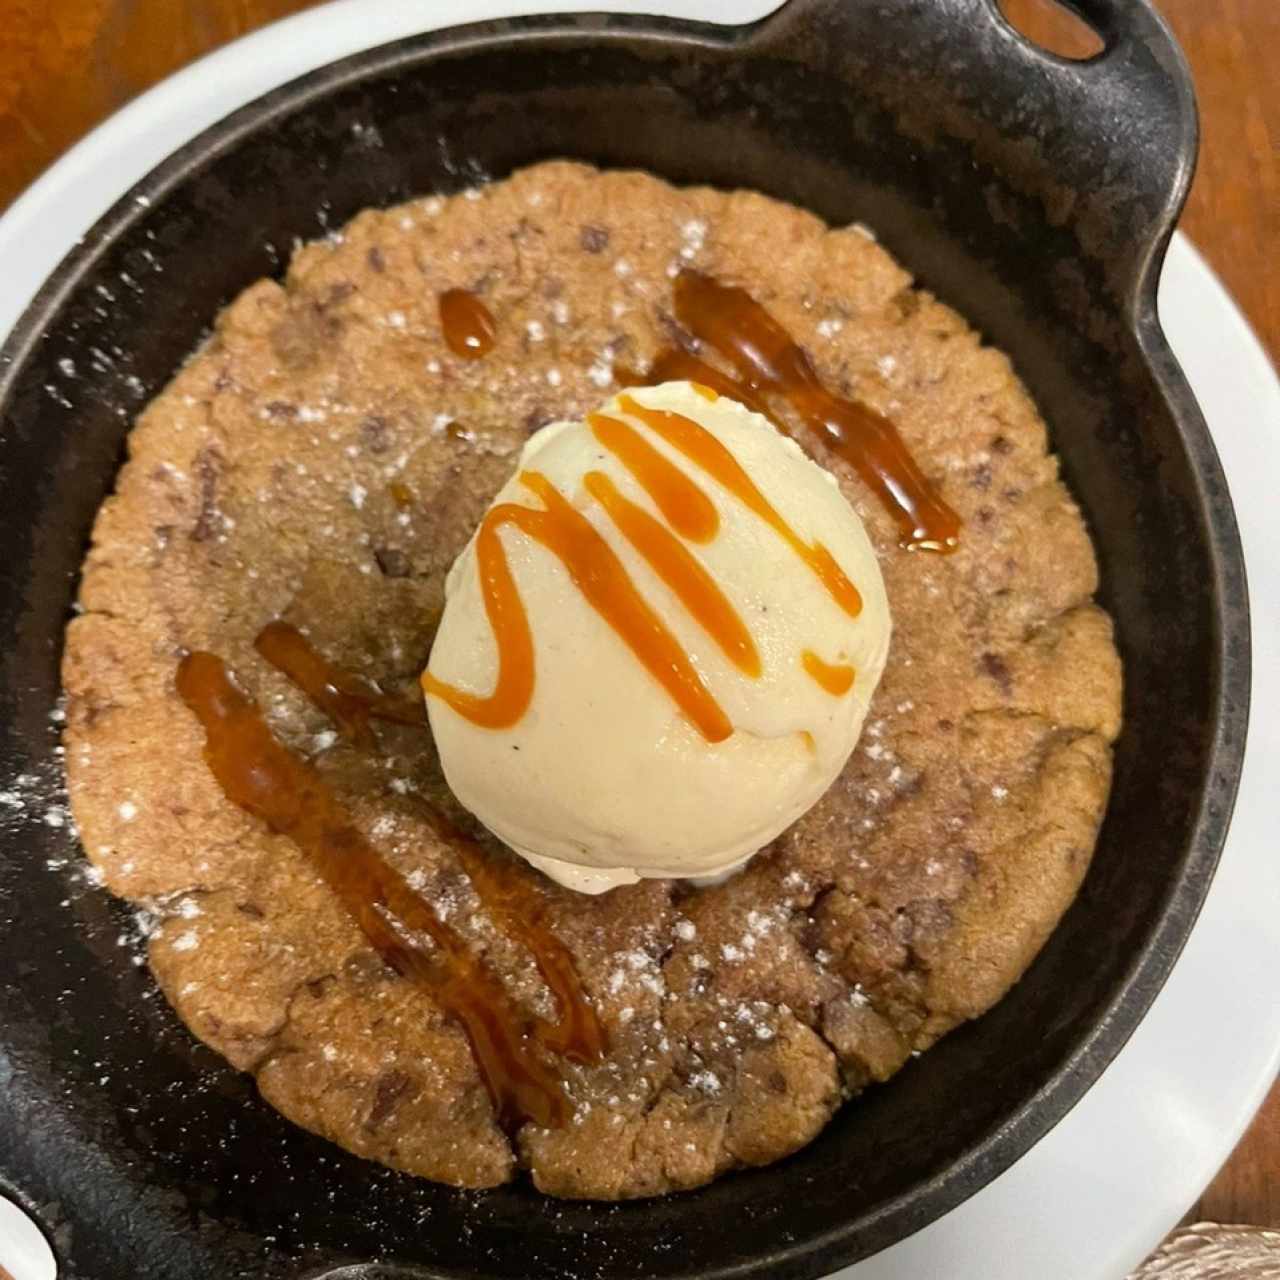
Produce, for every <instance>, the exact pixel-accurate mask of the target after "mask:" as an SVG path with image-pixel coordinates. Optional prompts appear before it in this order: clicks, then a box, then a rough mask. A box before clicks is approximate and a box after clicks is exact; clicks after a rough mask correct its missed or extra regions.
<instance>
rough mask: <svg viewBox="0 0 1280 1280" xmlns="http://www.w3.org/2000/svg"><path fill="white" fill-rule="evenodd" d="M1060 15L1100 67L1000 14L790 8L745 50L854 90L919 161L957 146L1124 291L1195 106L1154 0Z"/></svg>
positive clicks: (940, 7) (1092, 0)
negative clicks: (1042, 206) (1041, 213)
mask: <svg viewBox="0 0 1280 1280" xmlns="http://www.w3.org/2000/svg"><path fill="white" fill-rule="evenodd" d="M1065 2H1066V3H1067V4H1068V5H1069V7H1071V8H1073V9H1075V10H1076V11H1077V12H1078V13H1079V14H1080V16H1081V17H1083V18H1084V19H1085V20H1086V21H1087V22H1089V24H1090V25H1092V26H1093V27H1094V29H1095V30H1096V31H1097V32H1098V34H1099V35H1100V36H1101V37H1102V39H1103V40H1104V42H1105V46H1106V47H1105V49H1104V50H1103V52H1102V53H1100V54H1098V55H1097V56H1095V57H1093V58H1089V59H1087V60H1084V61H1079V62H1077V61H1071V60H1069V59H1065V58H1061V57H1058V56H1057V55H1055V54H1052V53H1049V52H1048V51H1046V50H1044V49H1042V48H1040V47H1039V46H1037V45H1035V44H1033V43H1032V42H1030V41H1029V40H1027V39H1026V38H1025V37H1023V36H1022V35H1020V34H1019V33H1018V32H1017V31H1016V30H1014V28H1013V27H1012V26H1010V25H1009V23H1008V22H1007V21H1006V20H1005V18H1004V17H1003V15H1002V14H1001V13H1000V10H999V8H998V6H997V0H789V3H787V4H786V5H784V6H783V7H782V8H781V9H780V10H778V11H777V12H775V13H774V14H772V15H770V16H769V17H768V18H766V19H764V20H763V21H762V22H760V23H758V24H756V26H755V27H754V28H752V29H750V30H749V31H748V32H745V33H744V39H745V43H747V44H748V45H749V46H751V47H754V48H758V49H759V50H760V52H761V53H764V54H766V55H767V56H774V57H778V58H782V59H785V60H786V61H794V62H800V63H802V64H803V65H805V66H807V67H815V66H819V67H822V68H823V69H824V70H827V71H829V72H830V74H832V75H833V76H836V77H837V78H839V79H841V80H843V81H845V82H846V83H848V84H856V85H857V86H858V92H859V94H862V93H865V94H866V97H867V100H868V101H869V102H870V103H871V104H872V105H873V106H875V107H880V108H883V109H885V110H887V111H888V112H889V114H890V116H891V118H892V120H893V124H894V126H895V127H896V130H897V132H899V133H900V134H904V135H907V137H908V138H911V139H912V140H914V141H916V142H918V144H919V145H920V149H921V151H922V153H925V154H927V152H928V150H929V149H930V148H932V147H934V146H935V145H937V144H938V143H940V142H944V143H952V144H958V145H961V146H963V147H967V148H968V149H969V152H970V158H971V160H972V161H973V163H974V164H975V165H976V166H978V167H980V168H981V167H984V166H985V167H987V168H989V169H991V170H994V171H995V172H996V173H998V174H999V175H1000V177H1001V180H1002V181H1003V182H1006V183H1008V184H1010V185H1011V186H1013V187H1015V188H1016V189H1019V190H1021V191H1022V192H1023V193H1025V194H1028V195H1031V196H1035V197H1038V198H1040V199H1042V200H1044V201H1045V203H1046V207H1047V208H1048V212H1049V217H1050V220H1051V221H1053V222H1054V223H1055V224H1057V225H1060V226H1064V227H1066V228H1068V229H1069V230H1072V231H1074V233H1075V235H1076V238H1077V239H1078V240H1079V242H1080V245H1081V248H1082V250H1083V251H1084V253H1085V255H1086V256H1088V257H1092V258H1095V259H1097V260H1099V261H1100V262H1105V263H1106V264H1107V270H1108V275H1109V277H1110V282H1111V283H1112V284H1113V286H1118V287H1119V288H1121V289H1122V290H1123V289H1125V288H1126V286H1127V287H1132V286H1133V285H1135V284H1136V283H1137V282H1138V281H1139V280H1141V279H1144V278H1146V277H1147V276H1148V274H1149V272H1148V268H1149V267H1150V266H1151V263H1152V260H1153V259H1157V258H1158V257H1159V256H1160V255H1161V254H1162V253H1163V249H1164V246H1165V244H1166V243H1167V241H1168V237H1169V235H1170V233H1171V232H1172V228H1173V224H1174V221H1175V220H1176V218H1177V216H1178V214H1179V213H1180V212H1181V209H1182V205H1183V202H1184V201H1185V199H1186V193H1187V189H1188V187H1189V186H1190V183H1191V177H1192V174H1193V172H1194V170H1195V159H1196V152H1197V149H1198V142H1199V124H1198V118H1197V112H1196V105H1195V94H1194V91H1193V88H1192V83H1191V75H1190V72H1189V70H1188V68H1187V65H1186V62H1185V60H1184V58H1183V56H1182V51H1181V50H1180V49H1179V48H1178V45H1177V44H1176V42H1175V41H1174V39H1173V36H1172V34H1171V33H1170V31H1169V29H1168V27H1167V26H1166V25H1165V24H1164V22H1163V21H1162V20H1161V19H1160V18H1159V17H1158V16H1157V15H1156V13H1155V11H1154V10H1153V9H1152V7H1151V5H1150V3H1149V0H1065ZM977 180H978V179H977V178H976V176H975V181H977ZM1117 271H1118V273H1119V274H1118V275H1117V274H1116V272H1117Z"/></svg>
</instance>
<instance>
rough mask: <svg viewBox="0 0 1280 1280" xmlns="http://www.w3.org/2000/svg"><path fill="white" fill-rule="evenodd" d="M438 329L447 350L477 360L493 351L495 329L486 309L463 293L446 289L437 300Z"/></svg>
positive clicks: (495, 325)
mask: <svg viewBox="0 0 1280 1280" xmlns="http://www.w3.org/2000/svg"><path fill="white" fill-rule="evenodd" d="M439 307H440V328H441V330H442V331H443V333H444V340H445V343H446V345H447V346H448V348H449V350H450V351H452V352H453V354H454V355H455V356H461V357H462V358H463V359H464V360H479V359H480V358H481V356H487V355H488V354H489V352H490V351H492V350H493V345H494V343H495V342H496V341H497V338H498V326H497V324H496V323H495V321H494V318H493V314H492V312H490V310H489V308H488V307H486V306H485V305H484V303H483V302H481V301H480V299H479V298H477V297H476V295H475V294H474V293H469V292H468V291H467V290H466V289H446V290H445V291H444V292H443V293H442V294H441V295H440V298H439Z"/></svg>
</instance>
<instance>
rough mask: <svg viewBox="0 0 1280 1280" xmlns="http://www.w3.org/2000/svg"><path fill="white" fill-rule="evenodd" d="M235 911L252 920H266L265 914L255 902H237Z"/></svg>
mask: <svg viewBox="0 0 1280 1280" xmlns="http://www.w3.org/2000/svg"><path fill="white" fill-rule="evenodd" d="M236 910H237V911H239V912H240V914H241V915H246V916H249V917H250V918H251V919H253V920H262V919H265V918H266V912H264V911H263V909H262V908H261V907H260V906H258V904H257V903H256V902H237V903H236Z"/></svg>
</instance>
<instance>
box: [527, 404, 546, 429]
mask: <svg viewBox="0 0 1280 1280" xmlns="http://www.w3.org/2000/svg"><path fill="white" fill-rule="evenodd" d="M550 421H551V414H549V413H548V412H547V411H546V410H545V409H544V408H543V407H542V406H541V405H540V404H535V405H534V406H533V408H532V409H530V410H529V412H528V413H526V414H525V415H524V429H525V430H526V431H527V432H528V433H529V434H530V435H532V434H533V433H534V432H535V431H537V430H539V429H540V428H542V427H545V426H546V425H547V423H548V422H550Z"/></svg>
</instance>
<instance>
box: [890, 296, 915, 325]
mask: <svg viewBox="0 0 1280 1280" xmlns="http://www.w3.org/2000/svg"><path fill="white" fill-rule="evenodd" d="M890 304H891V305H892V306H893V307H894V308H895V309H896V310H897V312H898V314H899V315H900V316H901V317H902V319H904V320H910V319H911V317H912V316H913V315H915V313H916V312H917V311H919V310H920V295H919V294H918V293H917V292H916V291H915V290H914V289H900V290H899V291H898V292H897V293H895V294H894V295H893V297H892V298H891V299H890Z"/></svg>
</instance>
